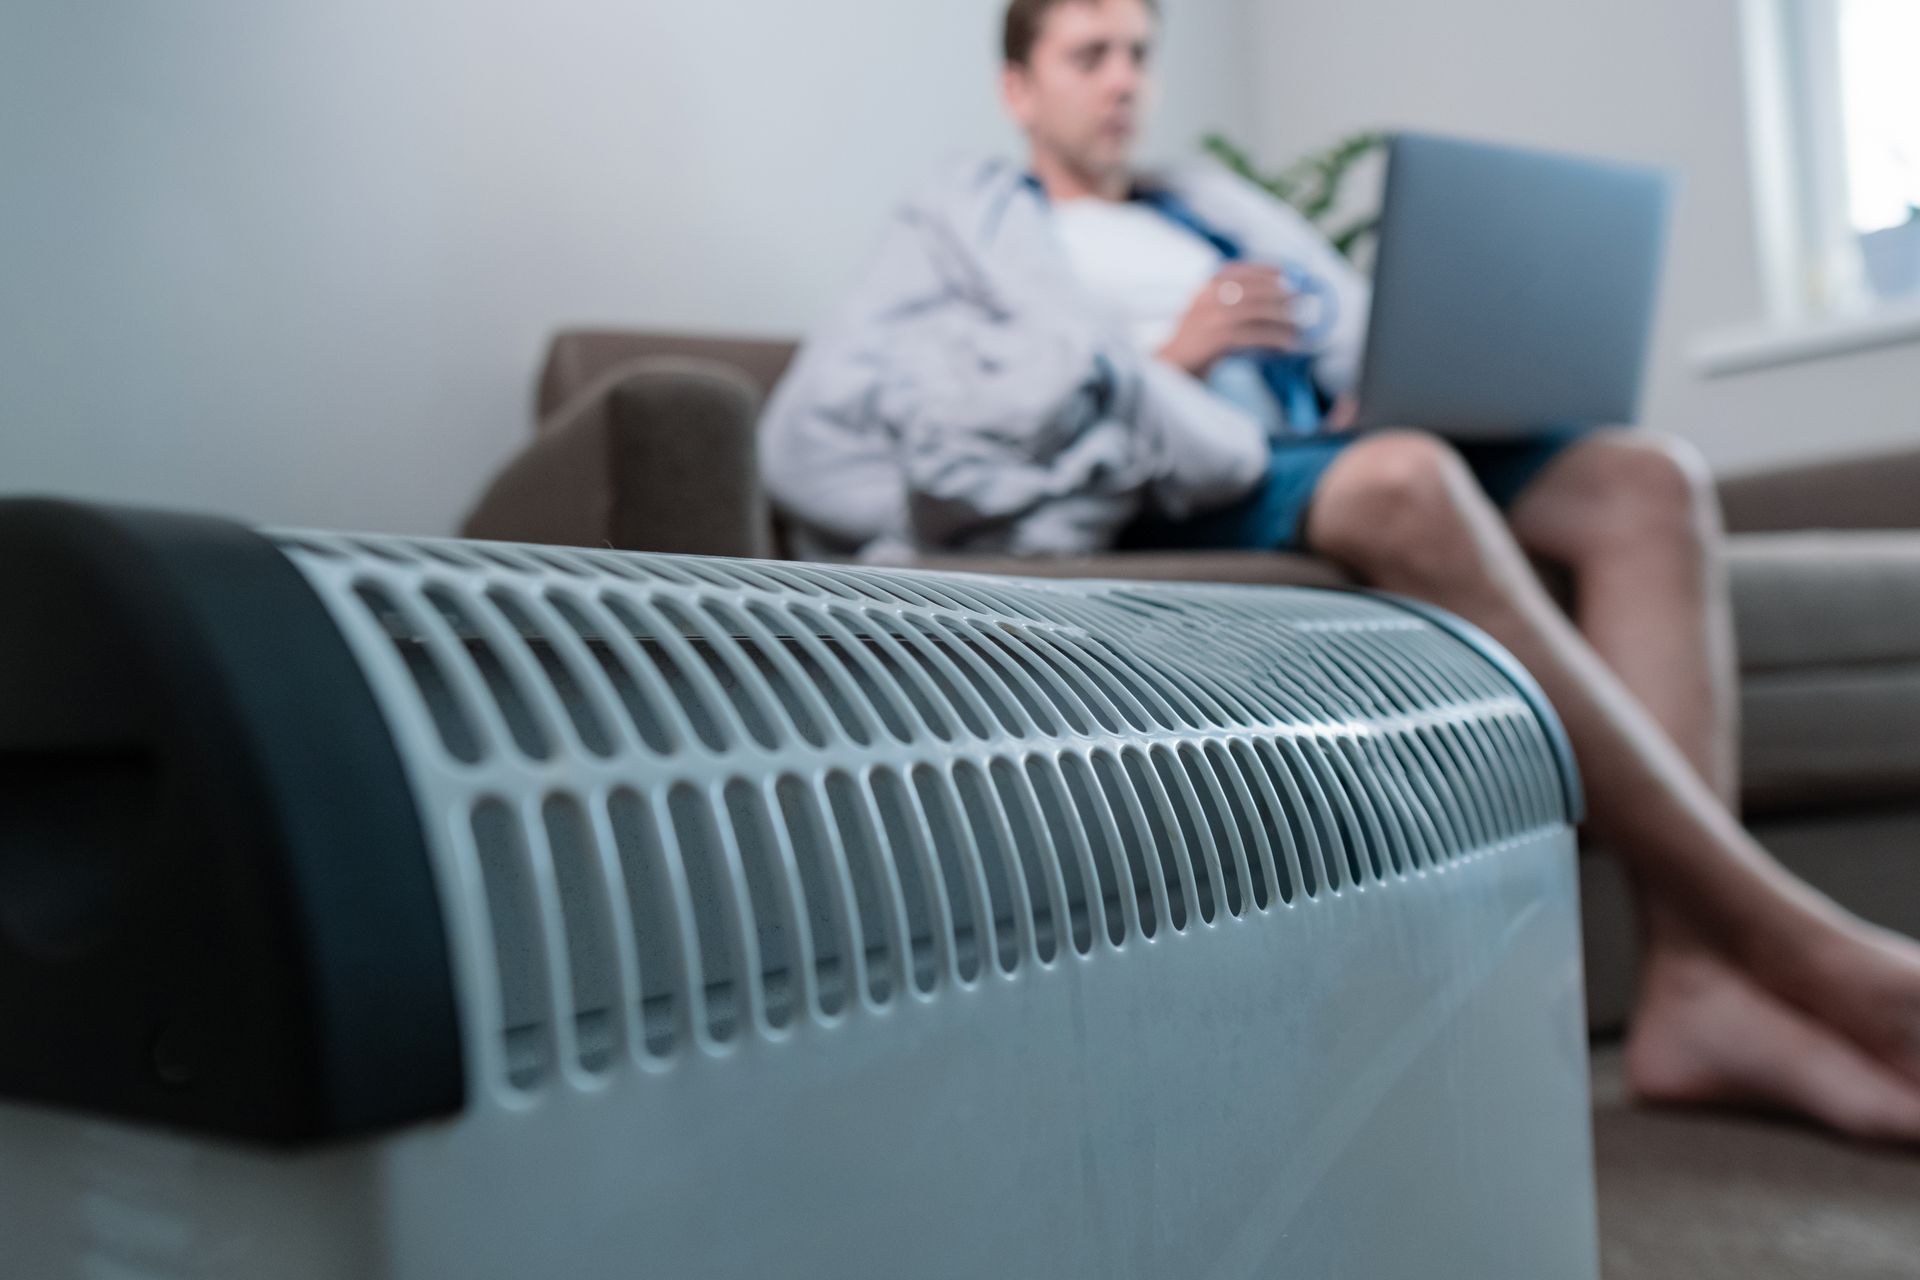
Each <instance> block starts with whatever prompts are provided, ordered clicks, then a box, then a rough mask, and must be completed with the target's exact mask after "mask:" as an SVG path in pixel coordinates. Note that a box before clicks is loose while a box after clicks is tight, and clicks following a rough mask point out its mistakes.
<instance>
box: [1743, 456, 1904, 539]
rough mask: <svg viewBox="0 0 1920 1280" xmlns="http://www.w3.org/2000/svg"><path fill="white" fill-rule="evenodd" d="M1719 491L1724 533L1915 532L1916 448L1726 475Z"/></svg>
mask: <svg viewBox="0 0 1920 1280" xmlns="http://www.w3.org/2000/svg"><path fill="white" fill-rule="evenodd" d="M1719 490H1720V506H1721V509H1722V510H1723V511H1725V513H1726V519H1727V530H1728V532H1730V533H1784V532H1788V531H1791V530H1796V529H1920V449H1907V450H1900V451H1898V452H1893V453H1883V454H1876V455H1873V456H1870V457H1864V458H1846V459H1841V460H1838V461H1834V462H1816V463H1811V464H1807V465H1804V466H1794V467H1776V468H1772V469H1769V470H1766V471H1756V472H1752V473H1750V474H1747V475H1737V476H1729V477H1726V478H1725V479H1723V480H1721V481H1720V484H1719Z"/></svg>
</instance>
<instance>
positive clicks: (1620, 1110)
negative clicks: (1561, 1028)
mask: <svg viewBox="0 0 1920 1280" xmlns="http://www.w3.org/2000/svg"><path fill="white" fill-rule="evenodd" d="M793 351H794V346H793V344H792V343H791V342H790V341H784V340H778V339H764V340H756V339H742V338H716V337H703V336H697V335H687V334H669V333H643V332H628V331H616V330H588V329H582V330H574V331H568V332H563V333H561V334H559V335H558V336H557V337H556V338H555V339H554V340H553V343H552V345H551V347H550V349H549V351H548V354H547V359H546V362H545V366H544V369H543V371H542V373H541V376H540V380H539V387H538V394H537V403H536V406H535V408H536V412H535V415H534V416H535V421H536V423H537V427H536V430H535V432H534V435H533V438H532V439H531V440H530V441H529V442H528V443H527V444H526V446H525V447H524V448H523V449H521V450H520V451H518V452H517V453H516V454H515V455H514V456H513V457H512V458H511V459H509V460H508V461H507V462H506V464H505V466H504V467H503V469H502V470H501V471H500V472H499V474H498V475H497V476H496V477H495V478H494V479H493V481H492V482H491V484H490V485H489V486H488V487H487V489H486V491H485V493H484V494H483V495H482V496H481V498H480V499H479V501H478V503H477V504H476V505H475V507H474V508H473V510H472V512H471V514H470V515H469V517H468V518H467V521H466V523H465V526H464V529H463V532H464V533H465V534H466V535H467V536H469V537H476V538H493V539H503V540H513V541H527V542H544V543H555V544H566V545H581V546H612V547H616V548H622V549H634V550H647V551H663V552H686V553H694V554H706V555H722V556H748V557H775V556H779V555H781V554H782V553H783V550H784V548H783V541H782V538H781V533H780V529H779V527H778V522H777V520H776V519H775V517H774V515H773V513H772V512H771V511H770V509H769V506H768V502H767V499H766V496H765V494H764V492H763V491H762V490H761V488H760V485H759V483H758V480H757V474H756V467H755V443H754V425H755V421H756V418H757V415H758V411H759V406H760V404H761V402H762V401H763V399H764V397H765V395H766V394H767V392H768V390H769V389H770V388H771V386H772V385H773V384H774V382H776V381H777V380H778V378H779V376H780V374H781V372H782V371H783V370H784V369H785V368H786V365H787V363H788V362H789V361H790V359H791V358H792V355H793ZM1719 496H1720V500H1721V504H1722V507H1723V510H1724V512H1725V515H1726V520H1727V526H1728V530H1729V534H1730V539H1729V561H1730V568H1731V573H1732V583H1733V598H1734V607H1735V617H1736V623H1735V625H1736V635H1737V639H1738V644H1739V655H1740V699H1741V713H1742V736H1741V751H1742V779H1741V803H1742V809H1743V816H1744V817H1745V818H1746V820H1747V822H1748V824H1749V826H1750V827H1751V829H1752V830H1753V831H1754V833H1755V834H1756V835H1757V836H1758V838H1759V839H1760V840H1761V842H1762V843H1763V844H1765V845H1766V847H1767V848H1768V849H1769V850H1771V851H1772V852H1773V854H1774V855H1775V856H1776V857H1778V858H1779V859H1780V860H1781V861H1782V862H1783V863H1785V864H1786V865H1787V866H1788V867H1790V868H1791V869H1792V870H1794V871H1795V872H1796V873H1798V874H1799V875H1801V876H1802V877H1804V878H1805V879H1806V880H1808V881H1809V882H1811V883H1812V884H1814V885H1815V886H1817V887H1819V888H1820V889H1822V890H1823V891H1825V892H1826V893H1828V894H1830V895H1831V896H1833V897H1834V898H1835V899H1837V900H1838V901H1840V902H1841V903H1842V904H1844V905H1845V906H1847V907H1848V908H1849V909H1851V910H1853V911H1855V912H1857V913H1859V914H1861V915H1862V916H1865V917H1867V918H1868V919H1871V920H1875V921H1877V922H1879V923H1881V924H1885V925H1888V926H1890V927H1892V928H1895V929H1899V930H1902V931H1904V932H1907V933H1910V934H1920V437H1917V438H1916V442H1915V447H1914V448H1912V449H1911V450H1907V451H1904V452H1900V453H1896V454H1889V455H1884V456H1878V457H1871V458H1861V459H1852V460H1845V461H1836V462H1827V463H1821V464H1816V465H1809V466H1800V467H1793V468H1785V469H1775V470H1769V471H1763V472H1758V473H1753V474H1745V475H1737V476H1730V477H1726V478H1724V479H1722V480H1721V481H1720V483H1719ZM916 563H917V564H919V565H921V566H922V567H927V568H939V569H957V570H967V571H978V572H987V573H1010V574H1027V575H1031V574H1044V575H1054V576H1072V577H1102V578H1134V579H1166V578H1178V579H1185V580H1200V581H1223V582H1238V583H1272V584H1298V585H1310V586H1330V587H1342V586H1352V585H1354V584H1353V582H1352V580H1351V579H1350V578H1349V577H1348V576H1347V575H1346V574H1345V573H1343V572H1342V571H1341V570H1340V569H1339V567H1338V566H1335V565H1333V564H1331V563H1329V562H1327V561H1324V560H1321V559H1318V558H1316V557H1313V556H1307V555H1291V554H1276V553H1271V552H1192V553H1139V552H1127V553H1113V554H1105V555H1095V556H1084V557H1061V558H1052V559H1009V558H995V557H977V556H930V557H926V558H924V559H923V560H921V561H918V562H916ZM1540 570H1541V573H1542V575H1543V578H1544V580H1545V581H1546V582H1547V584H1548V586H1549V587H1550V588H1553V589H1555V590H1557V591H1564V582H1563V581H1561V580H1559V579H1558V577H1557V575H1556V571H1555V570H1554V568H1553V567H1552V566H1550V565H1541V566H1540ZM1604 852H1605V851H1604V849H1602V848H1600V847H1598V846H1596V845H1593V844H1592V843H1591V842H1589V843H1588V844H1587V845H1586V846H1585V854H1586V856H1583V858H1582V892H1583V914H1584V923H1585V933H1586V945H1587V980H1588V1008H1589V1018H1590V1022H1591V1024H1592V1027H1593V1029H1594V1031H1595V1033H1596V1036H1598V1037H1599V1040H1598V1047H1597V1056H1596V1064H1597V1066H1596V1100H1597V1107H1598V1110H1597V1112H1596V1115H1597V1121H1596V1124H1597V1137H1598V1143H1599V1152H1600V1157H1601V1185H1602V1226H1603V1234H1604V1236H1605V1239H1606V1242H1607V1256H1608V1272H1607V1274H1608V1275H1609V1276H1610V1277H1641V1276H1645V1277H1656V1276H1676V1277H1677V1276H1687V1277H1691V1278H1693V1280H1703V1278H1710V1277H1716V1276H1721V1275H1725V1276H1728V1277H1734V1276H1739V1277H1742V1278H1743V1280H1746V1278H1748V1277H1762V1278H1764V1277H1769V1276H1775V1275H1778V1276H1782V1277H1784V1276H1800V1275H1809V1276H1811V1275H1819V1276H1822V1277H1855V1276H1858V1277H1862V1278H1863V1280H1864V1278H1865V1277H1881V1276H1887V1277H1891V1276H1896V1275H1897V1276H1920V1160H1912V1159H1909V1158H1907V1157H1904V1156H1901V1155H1898V1154H1889V1153H1871V1152H1861V1151H1856V1150H1853V1149H1849V1148H1845V1147H1843V1146H1841V1145H1840V1144H1838V1143H1837V1142H1836V1141H1835V1140H1833V1139H1829V1138H1827V1137H1825V1136H1823V1135H1818V1134H1814V1133H1811V1132H1808V1131H1804V1130H1801V1129H1797V1128H1794V1127H1792V1126H1782V1125H1769V1124H1768V1123H1767V1122H1765V1121H1759V1120H1751V1119H1739V1118H1726V1117H1717V1116H1707V1117H1701V1116H1685V1115H1671V1116H1670V1115H1661V1114H1652V1115H1649V1114H1647V1113H1643V1112H1638V1111H1634V1110H1632V1109H1630V1108H1628V1107H1627V1106H1626V1105H1625V1096H1624V1089H1623V1088H1622V1087H1621V1086H1620V1084H1619V1071H1618V1061H1617V1056H1618V1051H1617V1048H1615V1047H1610V1042H1609V1037H1611V1036H1612V1035H1614V1034H1615V1033H1617V1032H1618V1031H1619V1030H1620V1029H1621V1028H1622V1027H1623V1026H1624V1025H1625V1024H1626V1022H1627V1020H1628V1019H1629V1018H1630V1016H1631V1008H1632V998H1633V992H1634V989H1635V953H1636V947H1635V943H1634V934H1633V926H1632V922H1631V915H1630V911H1629V901H1628V895H1627V893H1626V890H1625V886H1624V883H1623V882H1622V880H1621V878H1620V875H1619V872H1618V870H1617V863H1616V861H1615V860H1614V859H1612V858H1607V857H1603V856H1600V855H1602V854H1603V853H1604ZM1743 1179H1745V1180H1746V1181H1743ZM1749 1184H1750V1185H1749ZM1743 1188H1744V1190H1743ZM1756 1197H1758V1200H1759V1201H1764V1202H1765V1203H1766V1204H1767V1206H1768V1208H1767V1210H1766V1214H1767V1215H1770V1216H1767V1217H1765V1218H1764V1220H1763V1219H1761V1218H1756V1217H1755V1216H1753V1213H1752V1206H1753V1204H1754V1203H1756V1202H1757V1201H1756ZM1696 1202H1697V1203H1696ZM1676 1206H1678V1207H1676ZM1713 1206H1718V1208H1717V1209H1715V1208H1713ZM1710 1210H1711V1211H1710ZM1743 1232H1757V1233H1758V1234H1757V1235H1755V1236H1754V1238H1753V1239H1751V1240H1743V1241H1742V1242H1741V1243H1740V1244H1739V1245H1738V1247H1736V1246H1735V1244H1734V1242H1733V1241H1732V1236H1733V1235H1738V1234H1741V1233H1743Z"/></svg>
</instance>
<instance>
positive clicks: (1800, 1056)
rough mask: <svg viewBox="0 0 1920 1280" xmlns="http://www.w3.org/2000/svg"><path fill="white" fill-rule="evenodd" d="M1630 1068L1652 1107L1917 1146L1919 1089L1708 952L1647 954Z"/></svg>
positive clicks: (1673, 949) (1630, 1048)
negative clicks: (1706, 1109)
mask: <svg viewBox="0 0 1920 1280" xmlns="http://www.w3.org/2000/svg"><path fill="white" fill-rule="evenodd" d="M1626 1065H1627V1078H1628V1081H1629V1082H1630V1083H1631V1084H1632V1086H1633V1089H1634V1092H1635V1093H1636V1094H1637V1095H1639V1096H1640V1097H1641V1098H1642V1099H1644V1100H1646V1101H1648V1102H1654V1103H1668V1104H1676V1105H1692V1106H1699V1105H1708V1106H1733V1107H1744V1108H1751V1109H1756V1110H1764V1111H1774V1112H1786V1113H1790V1114H1794V1115H1798V1116H1802V1117H1805V1118H1807V1119H1811V1120H1815V1121H1818V1122H1819V1123H1821V1124H1824V1125H1826V1126H1828V1127H1830V1128H1833V1129H1836V1130H1838V1131H1840V1132H1841V1133H1845V1134H1848V1135H1850V1136H1852V1137H1855V1138H1860V1139H1864V1140H1867V1141H1873V1142H1895V1143H1920V1084H1915V1083H1912V1082H1909V1081H1908V1080H1906V1079H1905V1078H1904V1077H1903V1076H1901V1075H1900V1074H1899V1073H1897V1072H1895V1071H1894V1070H1893V1069H1892V1068H1891V1067H1889V1066H1888V1065H1886V1064H1885V1063H1883V1062H1881V1061H1879V1060H1877V1059H1876V1058H1875V1057H1874V1056H1872V1055H1871V1054H1869V1053H1868V1052H1867V1051H1866V1050H1865V1049H1864V1048H1862V1047H1860V1046H1859V1045H1857V1044H1855V1043H1854V1042H1852V1041H1851V1040H1849V1039H1848V1038H1847V1036H1845V1035H1844V1034H1842V1033H1841V1032H1839V1031H1836V1030H1832V1029H1829V1028H1828V1027H1825V1026H1823V1025H1821V1024H1820V1023H1819V1022H1817V1021H1815V1020H1814V1019H1813V1018H1811V1017H1809V1016H1808V1015H1807V1014H1805V1013H1803V1012H1801V1011H1800V1010H1799V1009H1796V1008H1794V1007H1793V1006H1791V1005H1789V1004H1787V1003H1786V1002H1785V1001H1784V1000H1781V999H1779V998H1778V997H1776V996H1774V995H1772V994H1770V993H1769V992H1767V991H1765V990H1763V989H1762V988H1761V987H1759V986H1758V985H1756V984H1755V983H1754V982H1753V981H1752V980H1750V979H1749V978H1747V977H1745V976H1744V975H1742V974H1740V973H1739V972H1738V971H1736V970H1735V969H1733V968H1732V967H1730V966H1729V965H1728V964H1727V963H1726V962H1725V961H1723V960H1721V959H1720V958H1718V957H1717V956H1715V955H1713V954H1712V953H1711V952H1709V951H1706V950H1704V949H1696V948H1691V947H1658V948H1655V949H1654V950H1653V952H1652V953H1651V954H1650V955H1649V956H1648V960H1647V974H1646V978H1645V980H1644V982H1643V984H1642V990H1641V996H1640V1007H1639V1012H1638V1013H1637V1015H1636V1016H1635V1019H1634V1024H1633V1030H1632V1034H1631V1036H1630V1037H1629V1039H1628V1042H1627V1061H1626Z"/></svg>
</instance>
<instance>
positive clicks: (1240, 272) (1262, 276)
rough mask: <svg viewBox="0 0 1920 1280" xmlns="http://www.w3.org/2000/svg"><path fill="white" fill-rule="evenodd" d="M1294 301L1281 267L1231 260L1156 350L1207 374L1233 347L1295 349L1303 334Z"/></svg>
mask: <svg viewBox="0 0 1920 1280" xmlns="http://www.w3.org/2000/svg"><path fill="white" fill-rule="evenodd" d="M1292 301H1293V294H1292V293H1291V292H1290V291H1289V290H1288V289H1287V286H1286V284H1285V283H1284V282H1283V281H1282V280H1281V279H1280V272H1279V271H1278V270H1276V269H1275V268H1273V267H1270V266H1262V265H1260V264H1259V263H1257V262H1230V263H1228V264H1227V265H1226V267H1224V268H1223V269H1222V270H1221V272H1220V274H1219V275H1217V276H1215V277H1214V278H1213V279H1211V280H1209V281H1208V282H1207V283H1206V286H1205V287H1204V288H1202V289H1201V290H1200V293H1199V296H1197V297H1196V298H1194V300H1193V305H1192V306H1190V307H1188V308H1187V314H1186V315H1185V316H1184V317H1182V319H1181V321H1180V327H1179V329H1177V330H1175V331H1174V335H1173V337H1171V338H1169V339H1168V340H1167V345H1166V346H1164V347H1161V348H1160V350H1159V351H1157V352H1155V353H1154V354H1156V355H1158V356H1159V357H1160V358H1161V359H1162V360H1165V361H1166V362H1167V363H1168V364H1173V365H1178V366H1179V367H1180V368H1182V369H1185V370H1186V371H1187V372H1188V373H1190V374H1192V375H1193V376H1194V377H1196V378H1204V377H1205V376H1206V375H1207V371H1208V370H1209V369H1211V368H1213V365H1214V362H1215V361H1216V360H1218V359H1219V358H1220V357H1221V356H1224V355H1226V354H1227V353H1228V352H1230V351H1244V350H1247V349H1248V348H1253V349H1256V350H1265V351H1288V350H1291V349H1292V348H1293V346H1294V343H1295V342H1296V341H1297V340H1298V339H1299V336H1300V328H1299V326H1298V325H1296V324H1294V322H1293V316H1292V313H1291V304H1292Z"/></svg>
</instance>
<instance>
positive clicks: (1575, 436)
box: [1117, 427, 1605, 551]
mask: <svg viewBox="0 0 1920 1280" xmlns="http://www.w3.org/2000/svg"><path fill="white" fill-rule="evenodd" d="M1604 429H1605V428H1596V427H1548V428H1544V429H1543V430H1541V431H1540V432H1538V433H1537V434H1534V435H1531V436H1528V437H1527V438H1526V439H1524V440H1497V441H1456V442H1455V443H1454V448H1455V449H1457V450H1459V452H1460V456H1461V458H1463V459H1464V460H1465V461H1466V464H1467V466H1469V467H1470V468H1472V470H1473V474H1474V477H1475V478H1476V479H1478V480H1479V481H1480V487H1481V488H1482V489H1484V490H1485V491H1486V494H1487V496H1488V497H1489V498H1491V499H1492V500H1493V502H1494V505H1496V506H1498V507H1499V508H1500V509H1501V510H1503V511H1504V510H1506V509H1508V508H1509V507H1511V506H1512V505H1513V502H1514V500H1515V499H1516V498H1518V497H1519V496H1520V491H1521V490H1522V489H1525V488H1526V487H1527V485H1528V483H1529V482H1531V481H1532V480H1533V478H1534V477H1535V476H1537V475H1539V474H1540V472H1541V471H1542V470H1543V469H1544V468H1545V467H1546V465H1547V464H1548V463H1549V462H1552V461H1553V460H1554V459H1555V458H1557V457H1559V456H1560V454H1561V452H1562V451H1564V450H1565V449H1566V448H1567V447H1568V446H1569V445H1571V444H1574V443H1575V442H1577V441H1579V440H1582V439H1585V438H1586V437H1587V436H1588V435H1591V434H1592V433H1593V432H1594V431H1596V430H1604ZM1365 438H1366V433H1365V432H1343V433H1339V434H1330V435H1319V436H1296V437H1293V438H1291V439H1276V440H1274V442H1273V461H1272V463H1271V465H1270V466H1269V467H1268V468H1267V476H1266V479H1265V480H1263V481H1261V482H1260V484H1259V486H1258V487H1257V488H1255V489H1254V491H1253V492H1252V493H1250V494H1248V495H1247V496H1246V497H1244V498H1241V499H1240V500H1239V501H1237V502H1235V503H1233V504H1232V505H1231V506H1227V507H1222V508H1221V509H1219V510H1218V511H1208V512H1205V513H1204V514H1201V515H1197V516H1190V517H1188V518H1187V519H1185V520H1169V519H1166V518H1165V517H1163V516H1156V515H1144V516H1141V517H1140V518H1139V519H1137V520H1135V521H1134V522H1133V523H1132V524H1130V525H1128V526H1127V527H1126V528H1124V529H1122V530H1121V531H1120V537H1119V540H1118V543H1117V545H1118V546H1119V547H1120V548H1121V549H1122V550H1128V551H1221V550H1232V549H1245V550H1267V551H1304V550H1306V549H1307V548H1306V542H1305V538H1306V529H1305V528H1304V527H1303V526H1304V524H1305V522H1306V517H1307V504H1308V503H1309V502H1311V501H1312V500H1313V493H1314V490H1315V489H1317V488H1318V487H1319V485H1320V477H1321V476H1323V475H1325V474H1326V470H1327V467H1328V466H1329V465H1331V464H1332V462H1333V460H1334V459H1335V458H1336V457H1338V456H1339V454H1340V451H1341V450H1342V449H1344V448H1346V447H1347V446H1348V445H1350V444H1352V443H1354V441H1356V440H1362V439H1365Z"/></svg>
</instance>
